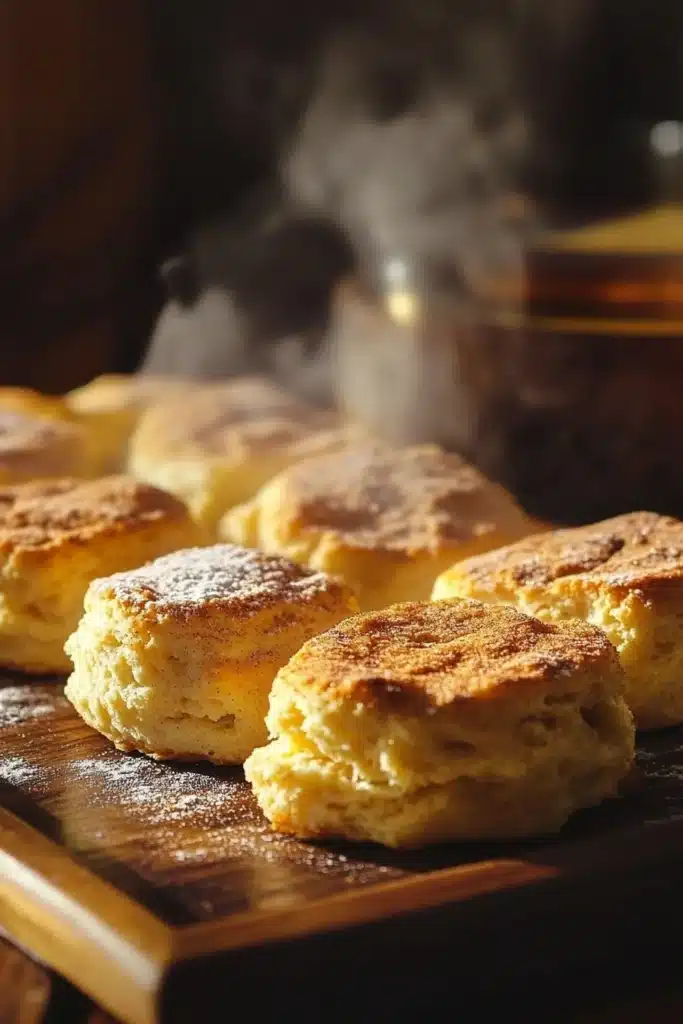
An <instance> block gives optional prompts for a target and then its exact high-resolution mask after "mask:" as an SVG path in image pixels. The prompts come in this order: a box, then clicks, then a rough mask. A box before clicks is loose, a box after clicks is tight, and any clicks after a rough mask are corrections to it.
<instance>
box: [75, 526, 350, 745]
mask: <svg viewBox="0 0 683 1024" xmlns="http://www.w3.org/2000/svg"><path fill="white" fill-rule="evenodd" d="M357 607H358V606H357V604H356V601H355V598H354V596H353V594H352V593H351V591H349V590H348V588H347V587H345V585H344V584H343V583H341V582H340V581H338V580H334V579H332V578H330V577H327V576H324V575H323V574H322V573H313V572H310V571H309V570H307V569H303V568H301V567H300V566H296V565H294V564H293V563H292V562H288V561H286V560H285V559H280V558H268V557H267V556H266V555H262V554H259V553H257V552H254V551H246V550H245V549H244V548H237V547H233V546H232V545H216V546H214V547H209V548H195V549H191V550H188V551H178V552H177V553H176V554H173V555H169V556H167V557H166V558H159V559H157V561H155V562H153V563H152V564H151V565H148V566H144V567H143V568H141V569H138V570H135V571H133V572H127V573H120V574H118V575H115V576H111V577H110V578H109V579H100V580H96V581H95V582H94V583H93V584H92V585H91V586H90V588H89V590H88V593H87V596H86V599H85V614H84V615H83V618H82V619H81V622H80V624H79V626H78V629H77V630H76V632H75V633H74V635H73V636H72V637H71V638H70V639H69V641H68V643H67V650H68V652H69V654H70V656H71V658H72V659H73V663H74V671H73V673H72V675H71V677H70V679H69V681H68V684H67V687H66V695H67V697H68V698H69V700H70V701H71V702H72V704H73V705H74V707H75V708H76V710H77V711H78V712H79V713H80V714H81V715H82V717H83V718H84V719H85V721H86V722H87V723H88V724H89V725H91V726H92V727H93V728H95V729H97V730H99V732H101V733H103V734H104V735H105V736H107V737H108V738H109V739H110V740H111V741H112V742H113V743H114V744H115V745H116V746H117V747H118V748H119V750H139V751H142V752H144V753H146V754H149V755H151V756H152V757H156V758H172V759H178V760H199V759H208V760H211V761H214V762H216V763H222V764H236V763H241V762H242V761H243V760H244V758H245V757H246V756H247V755H248V754H250V753H251V751H252V750H253V749H254V747H256V746H258V745H259V744H260V743H264V742H265V741H266V727H265V721H264V719H265V714H266V711H267V709H268V694H269V692H270V688H271V685H272V682H273V678H274V676H275V674H276V672H277V670H278V669H279V668H281V666H282V665H284V664H285V662H286V661H287V660H288V658H290V657H291V655H292V654H294V652H295V651H297V650H298V649H299V647H300V646H301V644H302V643H304V641H305V640H308V639H309V638H310V637H311V636H313V635H315V634H316V633H319V632H321V631H322V630H324V629H327V628H329V627H330V626H332V625H334V624H335V623H337V622H339V621H340V620H341V619H343V618H344V617H345V616H346V615H350V614H353V613H354V612H355V611H356V610H357Z"/></svg>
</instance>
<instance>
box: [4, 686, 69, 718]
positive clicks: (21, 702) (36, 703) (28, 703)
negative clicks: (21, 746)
mask: <svg viewBox="0 0 683 1024" xmlns="http://www.w3.org/2000/svg"><path fill="white" fill-rule="evenodd" d="M58 702H62V703H64V702H65V698H63V697H57V698H55V697H54V696H53V697H49V698H48V697H46V696H45V694H44V693H43V692H41V690H40V689H37V688H36V687H34V686H32V685H31V684H27V685H26V686H5V687H2V688H0V728H4V727H5V726H14V725H23V724H24V723H25V722H29V721H31V720H32V719H34V718H42V717H44V716H45V715H49V714H51V713H52V712H53V711H54V710H55V707H56V706H57V704H58Z"/></svg>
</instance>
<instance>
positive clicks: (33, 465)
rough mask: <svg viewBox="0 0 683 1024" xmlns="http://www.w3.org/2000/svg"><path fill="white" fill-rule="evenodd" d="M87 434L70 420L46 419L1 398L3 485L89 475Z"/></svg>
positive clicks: (0, 470) (0, 474)
mask: <svg viewBox="0 0 683 1024" xmlns="http://www.w3.org/2000/svg"><path fill="white" fill-rule="evenodd" d="M90 470H91V461H90V449H89V444H88V438H87V435H86V433H85V431H84V430H83V428H82V427H81V426H80V425H79V424H77V423H71V422H69V421H68V420H60V419H44V418H42V417H41V416H34V415H32V414H31V413H25V412H19V411H17V410H15V409H13V408H4V407H3V406H2V403H1V402H0V485H4V484H18V483H22V482H26V481H30V480H44V479H46V478H49V477H59V476H72V477H87V476H89V475H90Z"/></svg>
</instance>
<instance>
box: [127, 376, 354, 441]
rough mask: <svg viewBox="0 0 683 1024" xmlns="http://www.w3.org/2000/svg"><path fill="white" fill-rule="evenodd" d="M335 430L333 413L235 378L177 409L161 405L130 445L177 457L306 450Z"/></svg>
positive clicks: (271, 386)
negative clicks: (313, 440) (316, 437)
mask: <svg viewBox="0 0 683 1024" xmlns="http://www.w3.org/2000/svg"><path fill="white" fill-rule="evenodd" d="M340 426H341V422H340V420H339V419H338V417H336V416H335V415H333V414H332V413H329V412H324V411H321V410H319V409H314V408H310V407H308V406H306V405H303V404H302V403H300V402H299V401H297V400H296V399H295V398H294V397H292V396H291V395H289V394H287V393H286V392H284V391H282V390H281V389H280V388H278V387H276V386H275V385H274V384H271V383H270V382H269V381H266V380H262V379H261V378H258V377H240V378H236V379H235V380H232V381H227V382H226V383H225V384H220V385H214V386H205V387H202V388H200V389H198V390H197V391H195V392H193V393H190V394H187V395H184V396H183V401H182V403H181V404H179V403H178V401H177V400H176V401H170V400H169V401H166V402H160V403H159V404H157V405H156V406H155V407H153V408H151V409H150V410H149V411H148V412H147V413H146V414H145V415H144V416H143V419H142V422H141V423H140V426H139V428H138V431H137V433H136V436H135V438H134V442H133V443H134V445H135V447H136V449H137V450H138V451H140V450H143V451H144V450H150V451H154V452H156V451H161V452H162V453H163V454H168V455H179V456H183V455H191V454H195V453H203V454H207V455H217V456H226V455H240V454H243V453H245V452H247V453H248V452H251V451H255V452H258V451H260V450H265V451H269V450H272V449H290V448H292V449H295V448H297V447H298V446H302V447H303V449H304V451H305V447H306V445H307V444H310V443H311V441H310V439H311V436H312V435H313V434H316V433H317V434H319V433H321V432H323V433H327V432H333V431H335V432H336V431H338V430H339V428H340ZM312 452H313V453H315V447H314V446H313V448H312Z"/></svg>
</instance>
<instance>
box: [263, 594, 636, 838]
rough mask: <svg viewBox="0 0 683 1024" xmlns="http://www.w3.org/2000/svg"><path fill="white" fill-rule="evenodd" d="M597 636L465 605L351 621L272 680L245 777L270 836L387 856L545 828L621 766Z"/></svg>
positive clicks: (614, 695) (619, 680) (574, 626)
mask: <svg viewBox="0 0 683 1024" xmlns="http://www.w3.org/2000/svg"><path fill="white" fill-rule="evenodd" d="M623 687H624V677H623V671H622V669H621V667H620V665H619V659H618V657H617V654H616V651H615V650H614V648H613V647H612V645H611V644H610V643H609V641H608V640H607V638H606V637H605V635H604V633H602V632H601V631H600V630H599V629H596V628H595V627H593V626H589V625H587V624H586V623H583V622H576V621H575V622H568V623H562V624H561V625H551V624H548V623H543V622H540V621H539V620H537V619H533V618H531V617H529V616H526V615H522V614H521V613H520V612H518V611H516V610H515V609H512V608H505V607H492V606H490V605H485V604H481V603H480V602H477V601H462V600H452V601H442V602H437V603H434V604H430V603H429V602H424V603H407V604H401V605H395V606H394V607H392V608H388V609H386V610H384V611H381V612H375V613H372V614H367V615H359V616H356V617H354V618H352V619H349V620H347V621H346V622H343V623H342V624H341V625H339V626H337V627H335V628H334V629H331V630H330V631H329V632H327V633H324V634H323V635H322V636H319V637H316V638H315V639H313V640H311V641H309V643H307V644H305V645H304V646H303V647H302V649H301V650H300V651H299V652H298V653H297V654H296V655H295V656H294V657H293V658H292V659H291V661H290V662H289V663H288V664H287V665H286V666H285V667H284V668H283V669H282V670H281V671H280V672H279V673H278V676H277V678H276V680H275V682H274V684H273V689H272V693H271V697H270V710H269V712H268V716H267V719H266V722H267V725H268V729H269V733H270V736H271V737H272V739H271V742H270V743H269V744H268V745H267V746H265V747H262V748H260V749H258V750H256V751H255V752H254V753H253V754H252V756H251V757H250V758H249V759H248V760H247V762H246V764H245V775H246V777H247V779H248V780H249V781H250V782H251V784H252V786H253V788H254V792H255V794H256V797H257V800H258V803H259V805H260V807H261V809H262V810H263V811H264V813H265V815H266V817H267V818H268V819H269V821H270V822H271V823H272V825H273V826H274V827H275V828H276V829H278V830H280V831H282V832H289V833H293V834H295V835H297V836H300V837H302V838H334V837H340V838H345V839H352V840H359V841H365V840H371V841H374V842H378V843H382V844H384V845H386V846H391V847H417V846H421V845H425V844H427V843H432V842H442V841H448V840H470V839H507V838H514V837H520V836H529V835H535V834H543V833H550V832H555V831H557V830H558V829H559V828H560V827H561V826H562V825H563V824H564V822H565V821H566V820H567V818H568V817H569V816H570V815H571V814H572V813H573V812H574V811H576V810H578V809H579V808H581V807H588V806H591V805H593V804H597V803H599V802H600V801H601V800H603V799H604V798H606V797H609V796H612V795H614V794H615V793H616V791H617V787H618V784H619V782H620V780H621V779H622V778H623V777H624V776H625V775H626V774H627V773H628V771H629V769H630V767H631V764H632V760H633V753H634V727H633V719H632V716H631V713H630V711H629V710H628V708H627V706H626V704H625V702H624V700H623V697H622V690H623Z"/></svg>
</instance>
